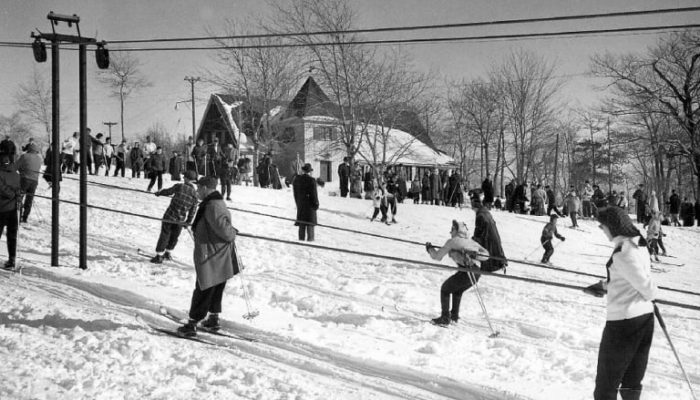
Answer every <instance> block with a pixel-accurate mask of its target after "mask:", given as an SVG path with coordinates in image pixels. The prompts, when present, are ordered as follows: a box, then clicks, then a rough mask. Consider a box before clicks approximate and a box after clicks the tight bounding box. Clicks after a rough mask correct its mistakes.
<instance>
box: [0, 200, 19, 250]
mask: <svg viewBox="0 0 700 400" xmlns="http://www.w3.org/2000/svg"><path fill="white" fill-rule="evenodd" d="M18 225H19V221H17V210H11V211H5V212H2V213H0V237H2V232H3V231H4V230H5V227H7V254H8V256H9V257H10V260H14V259H15V256H16V255H17V226H18Z"/></svg>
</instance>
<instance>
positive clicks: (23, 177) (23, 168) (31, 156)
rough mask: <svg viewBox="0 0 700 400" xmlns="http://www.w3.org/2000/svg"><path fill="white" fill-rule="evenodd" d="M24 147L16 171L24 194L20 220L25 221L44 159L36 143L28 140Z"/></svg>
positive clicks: (32, 201)
mask: <svg viewBox="0 0 700 400" xmlns="http://www.w3.org/2000/svg"><path fill="white" fill-rule="evenodd" d="M25 149H26V153H24V154H22V155H21V156H20V157H19V160H17V172H19V176H20V185H21V187H22V193H23V195H24V206H23V207H22V210H21V211H22V215H21V216H20V222H27V218H29V213H30V212H31V211H32V204H33V203H34V193H35V192H36V187H37V186H38V185H39V173H40V170H41V166H42V165H43V164H44V159H43V157H41V154H39V146H37V144H36V143H34V142H29V144H27V145H26V146H25Z"/></svg>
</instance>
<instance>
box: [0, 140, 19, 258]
mask: <svg viewBox="0 0 700 400" xmlns="http://www.w3.org/2000/svg"><path fill="white" fill-rule="evenodd" d="M12 157H13V155H12V154H9V153H2V154H0V236H2V232H3V231H4V230H5V227H7V257H8V258H7V261H5V268H6V269H14V268H15V257H16V255H17V227H18V225H19V221H18V220H17V208H18V207H19V206H20V204H21V201H22V200H21V192H22V189H21V186H20V177H19V174H17V172H15V170H14V168H13V167H12Z"/></svg>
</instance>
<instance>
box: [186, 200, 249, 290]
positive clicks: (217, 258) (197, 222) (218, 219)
mask: <svg viewBox="0 0 700 400" xmlns="http://www.w3.org/2000/svg"><path fill="white" fill-rule="evenodd" d="M192 232H193V234H194V254H193V257H194V268H195V270H196V271H197V283H198V284H199V288H200V289H201V290H206V289H208V288H210V287H213V286H216V285H218V284H220V283H222V282H225V281H227V280H229V279H231V278H232V277H233V276H234V275H236V274H237V273H238V272H240V269H241V268H240V266H239V263H238V255H237V254H236V245H235V242H234V240H235V239H236V234H237V233H238V231H237V230H236V228H234V227H233V226H232V225H231V213H230V212H229V211H228V210H227V209H226V203H224V200H223V198H222V197H221V194H220V193H219V192H214V193H212V194H210V195H209V196H207V198H205V199H204V200H203V201H202V204H201V205H200V206H199V210H197V216H196V217H195V219H194V223H193V224H192Z"/></svg>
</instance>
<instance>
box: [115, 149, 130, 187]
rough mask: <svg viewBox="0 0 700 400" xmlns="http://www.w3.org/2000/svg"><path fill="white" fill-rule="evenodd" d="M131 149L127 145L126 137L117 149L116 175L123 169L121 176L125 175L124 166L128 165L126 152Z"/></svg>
mask: <svg viewBox="0 0 700 400" xmlns="http://www.w3.org/2000/svg"><path fill="white" fill-rule="evenodd" d="M128 151H129V149H128V147H127V145H126V139H124V140H122V143H121V144H120V145H119V146H117V149H116V150H115V153H114V157H115V159H116V160H117V168H116V169H115V170H114V176H117V175H119V173H120V171H121V177H122V178H123V177H124V167H125V165H126V153H127V152H128Z"/></svg>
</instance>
